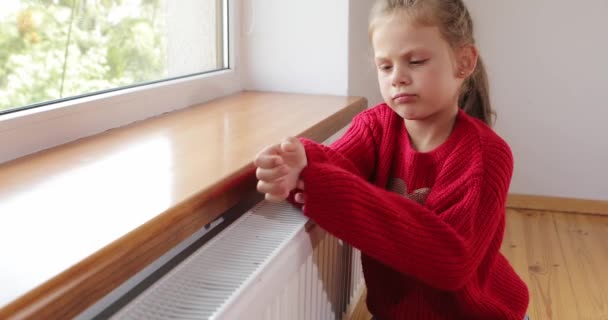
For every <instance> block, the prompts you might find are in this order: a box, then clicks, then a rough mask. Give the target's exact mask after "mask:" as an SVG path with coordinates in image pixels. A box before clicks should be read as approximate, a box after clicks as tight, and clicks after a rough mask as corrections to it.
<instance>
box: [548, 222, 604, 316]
mask: <svg viewBox="0 0 608 320" xmlns="http://www.w3.org/2000/svg"><path fill="white" fill-rule="evenodd" d="M553 217H554V222H555V228H556V230H557V234H558V236H559V240H560V245H561V247H562V252H563V255H564V259H565V262H566V267H567V269H568V274H569V277H570V282H571V284H572V289H573V292H574V296H575V299H576V304H577V305H578V310H579V318H578V319H580V320H596V319H608V273H607V270H606V268H607V267H608V251H607V250H605V248H603V245H602V241H601V238H605V237H606V234H605V233H602V232H601V230H595V229H594V228H593V226H594V225H596V224H599V225H601V223H602V222H603V221H602V220H605V219H602V217H591V216H581V215H572V214H560V213H555V214H554V215H553Z"/></svg>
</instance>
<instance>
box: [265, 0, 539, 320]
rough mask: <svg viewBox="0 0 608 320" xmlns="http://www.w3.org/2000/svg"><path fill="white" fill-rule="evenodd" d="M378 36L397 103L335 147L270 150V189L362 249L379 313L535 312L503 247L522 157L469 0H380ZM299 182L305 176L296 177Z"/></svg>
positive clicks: (386, 95) (373, 29)
mask: <svg viewBox="0 0 608 320" xmlns="http://www.w3.org/2000/svg"><path fill="white" fill-rule="evenodd" d="M369 36H370V40H371V42H372V46H373V49H374V56H375V64H376V66H377V70H378V81H379V84H380V91H381V93H382V97H383V99H384V101H385V103H383V104H380V105H378V106H376V107H374V108H371V109H369V110H367V111H365V112H362V113H361V114H359V115H357V116H356V117H355V119H354V120H353V123H352V125H351V127H350V128H349V130H348V131H347V132H346V133H345V135H344V136H343V137H342V138H341V139H340V140H338V141H336V142H335V143H334V144H333V145H332V146H331V147H325V146H323V145H319V144H317V143H314V142H312V141H309V140H306V139H301V140H298V139H294V138H289V139H287V140H286V141H285V142H283V143H282V144H278V145H273V146H269V147H267V148H265V149H264V150H263V151H262V152H260V153H259V154H258V156H257V158H256V160H255V164H256V166H257V167H258V169H257V171H256V175H257V177H258V179H259V183H258V190H259V191H260V192H263V193H265V194H266V199H268V200H270V201H282V200H284V199H286V198H288V197H289V199H290V200H292V201H295V202H297V203H301V204H304V203H305V207H304V208H303V211H304V214H306V215H307V216H309V217H310V218H311V219H313V220H314V221H315V222H316V223H317V224H319V225H320V226H321V227H323V228H324V229H325V230H327V231H328V232H330V233H332V234H333V235H335V236H336V237H338V238H340V239H343V240H344V241H346V242H348V243H350V244H351V245H353V246H354V247H356V248H358V249H360V250H361V252H362V253H363V255H362V264H363V270H364V275H365V280H366V285H367V290H368V297H367V306H368V309H369V310H370V312H371V313H372V314H373V315H374V317H375V318H376V319H513V320H521V319H524V316H525V311H526V309H527V307H528V289H527V287H526V285H525V284H524V282H523V281H522V280H521V279H520V278H519V277H518V276H517V274H516V273H515V272H514V270H513V268H512V267H511V266H510V265H509V263H508V262H507V260H506V259H505V258H504V257H503V256H502V254H501V253H500V252H499V249H500V245H501V242H502V239H503V233H504V228H505V201H506V196H507V192H508V189H509V184H510V181H511V175H512V171H513V158H512V154H511V150H510V148H509V146H508V145H507V144H506V143H505V141H504V140H503V139H501V138H500V137H499V136H498V135H496V134H495V133H494V132H493V131H492V129H491V128H490V124H491V116H492V112H491V108H490V102H489V97H488V84H487V81H486V74H485V70H484V67H483V64H482V62H481V59H480V58H479V56H478V52H477V49H476V47H475V41H474V39H473V23H472V21H471V17H470V15H469V13H468V10H467V9H466V7H465V6H464V4H463V3H462V1H461V0H379V1H377V2H376V3H375V5H374V7H373V9H372V13H371V19H370V24H369ZM296 187H297V188H296Z"/></svg>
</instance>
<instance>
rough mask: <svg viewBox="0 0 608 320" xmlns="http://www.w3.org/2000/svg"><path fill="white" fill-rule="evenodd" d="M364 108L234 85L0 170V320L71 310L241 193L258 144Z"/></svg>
mask: <svg viewBox="0 0 608 320" xmlns="http://www.w3.org/2000/svg"><path fill="white" fill-rule="evenodd" d="M366 104H367V102H366V100H365V99H364V98H358V97H335V96H313V95H299V94H281V93H264V92H242V93H239V94H236V95H233V96H229V97H226V98H222V99H218V100H214V101H212V102H209V103H205V104H202V105H199V106H195V107H192V108H188V109H186V110H181V111H178V112H174V113H170V114H166V115H163V116H161V117H157V118H153V119H149V120H145V121H142V122H139V123H135V124H133V125H130V126H127V127H123V128H118V129H114V130H110V131H108V132H105V133H103V134H100V135H96V136H93V137H89V138H85V139H82V140H80V141H76V142H73V143H70V144H66V145H64V146H60V147H57V148H53V149H50V150H47V151H44V152H40V153H38V154H35V155H31V156H27V157H24V158H21V159H18V160H15V161H12V162H8V163H5V164H2V165H0V255H1V257H2V263H1V264H0V283H1V284H2V290H1V291H2V293H0V306H3V307H2V308H1V309H0V318H2V319H5V318H11V317H18V318H22V317H24V318H37V319H48V318H71V317H73V316H75V315H78V314H79V313H80V312H82V311H83V310H85V309H86V308H87V307H89V306H90V305H92V304H93V303H95V302H96V301H97V300H99V299H100V298H102V297H103V296H105V295H106V294H108V293H109V292H111V291H112V290H113V289H114V288H116V287H118V286H119V285H121V284H122V283H123V282H124V281H126V280H128V279H129V278H130V277H132V276H133V275H135V274H136V273H137V272H139V271H140V270H142V269H143V268H145V267H146V266H147V265H149V264H150V263H152V262H153V261H154V260H156V259H158V258H159V257H160V256H162V255H163V254H164V253H165V252H167V251H168V250H169V249H171V248H172V247H174V246H175V245H177V244H178V243H180V242H181V241H182V240H184V239H186V238H187V237H188V236H190V235H191V234H193V233H194V232H196V231H197V230H199V229H200V228H202V227H203V226H204V225H205V224H207V223H209V222H211V221H213V220H214V219H216V218H217V217H218V216H219V215H220V214H221V213H222V212H224V211H225V210H227V209H228V208H230V207H231V206H233V205H234V204H235V203H236V202H237V201H238V200H239V198H240V197H241V196H242V195H243V194H244V193H245V192H251V190H253V189H254V188H255V175H254V168H253V165H252V160H253V158H254V156H255V154H256V153H257V152H258V151H259V150H260V149H261V148H262V147H263V146H265V145H268V144H271V143H276V142H279V141H280V140H281V139H283V138H284V137H286V136H303V137H308V138H311V139H313V140H316V141H323V140H324V139H326V138H327V137H329V136H330V135H331V134H333V133H334V132H336V131H338V130H339V129H340V128H342V127H344V126H346V125H347V124H348V123H349V122H350V121H351V119H352V118H353V117H354V115H355V114H357V113H359V112H361V111H362V110H364V109H365V107H366Z"/></svg>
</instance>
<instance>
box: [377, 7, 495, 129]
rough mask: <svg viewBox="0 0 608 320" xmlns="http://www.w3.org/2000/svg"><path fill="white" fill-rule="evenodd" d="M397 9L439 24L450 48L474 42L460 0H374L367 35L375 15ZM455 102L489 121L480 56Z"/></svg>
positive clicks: (423, 22)
mask: <svg viewBox="0 0 608 320" xmlns="http://www.w3.org/2000/svg"><path fill="white" fill-rule="evenodd" d="M397 13H405V14H407V15H408V16H409V17H411V18H412V21H414V22H415V23H417V24H420V25H424V26H437V27H439V30H440V32H441V35H442V36H443V37H444V39H445V40H446V41H447V42H448V43H449V44H450V46H451V47H452V48H453V49H456V48H459V47H462V46H464V45H468V44H471V45H475V38H474V37H473V20H472V19H471V15H470V14H469V10H468V9H467V8H466V6H465V5H464V3H463V2H462V0H377V1H376V2H375V4H374V6H373V7H372V10H371V14H370V21H369V36H370V39H371V37H372V35H373V32H374V28H375V25H376V22H377V20H378V19H379V18H383V17H387V16H391V15H394V14H397ZM458 105H459V106H460V108H462V109H463V110H464V111H465V112H466V113H467V114H469V115H471V116H473V117H475V118H478V119H480V120H482V121H483V122H485V123H486V124H488V125H490V126H491V125H492V123H493V116H494V112H493V110H492V106H491V104H490V90H489V84H488V77H487V73H486V70H485V66H484V64H483V61H482V59H481V57H479V58H478V60H477V65H476V67H475V71H474V72H473V74H472V75H471V76H470V77H469V78H467V79H466V81H465V82H464V84H463V86H462V88H461V92H460V95H459V97H458Z"/></svg>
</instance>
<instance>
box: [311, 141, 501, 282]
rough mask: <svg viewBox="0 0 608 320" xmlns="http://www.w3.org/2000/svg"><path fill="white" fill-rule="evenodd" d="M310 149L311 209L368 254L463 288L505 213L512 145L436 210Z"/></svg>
mask: <svg viewBox="0 0 608 320" xmlns="http://www.w3.org/2000/svg"><path fill="white" fill-rule="evenodd" d="M306 151H307V156H308V157H309V165H308V166H307V167H306V168H305V169H304V171H303V172H302V176H301V177H302V179H303V180H304V182H305V184H306V190H305V194H306V209H305V214H306V215H307V216H309V217H310V218H311V219H313V220H314V221H315V222H316V223H318V224H319V225H320V226H321V227H322V228H324V229H325V230H327V231H328V232H330V233H332V234H333V235H335V236H336V237H338V238H340V239H343V240H344V241H346V242H348V243H350V244H351V245H353V246H354V247H356V248H358V249H360V250H361V251H362V252H364V253H365V254H367V255H369V256H371V257H373V258H375V259H377V260H379V261H381V262H383V263H384V264H386V265H388V266H391V267H392V268H394V269H395V270H398V271H400V272H402V273H405V274H408V275H410V276H412V277H415V278H417V279H419V280H420V281H423V282H425V283H427V284H429V285H431V286H433V287H436V288H439V289H443V290H457V289H459V288H462V287H463V286H464V285H465V284H466V283H467V282H468V279H469V277H470V276H471V275H473V274H474V271H475V270H476V269H477V268H478V266H479V264H480V263H481V261H482V259H483V257H484V256H485V254H486V252H487V250H488V247H489V245H490V243H491V241H492V239H493V238H494V236H495V232H496V231H497V229H498V226H499V225H500V223H501V221H502V220H503V219H504V215H505V212H504V210H505V199H506V193H507V190H508V185H509V182H510V178H511V172H512V158H511V154H510V152H494V153H496V156H492V157H490V158H492V159H491V161H489V162H491V163H489V164H488V165H487V167H488V168H497V169H496V170H490V173H488V174H484V175H473V176H471V177H468V178H467V179H465V180H462V181H465V182H464V184H463V185H461V186H459V187H458V188H454V187H453V186H451V187H450V188H449V189H450V190H451V191H454V190H458V191H457V192H446V194H445V195H443V196H444V197H448V198H449V203H450V205H449V206H444V208H446V209H443V210H444V211H442V212H435V211H432V210H430V209H427V208H426V207H424V206H422V205H419V204H418V203H416V202H414V201H412V200H409V199H407V198H404V197H402V196H401V195H399V194H396V193H393V192H390V191H387V190H384V189H381V188H378V187H376V186H374V185H372V184H370V183H368V182H367V181H365V180H363V179H361V178H360V177H358V176H356V175H354V174H352V173H351V172H348V171H346V170H344V169H342V168H340V167H337V166H335V165H334V164H332V163H331V162H328V161H326V160H327V158H326V154H325V153H324V152H323V150H322V149H320V148H317V147H315V146H313V145H309V146H308V147H307V150H306ZM436 192H439V193H440V192H441V190H433V193H436ZM442 202H443V203H446V202H445V201H442ZM445 217H449V219H446V218H445Z"/></svg>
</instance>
